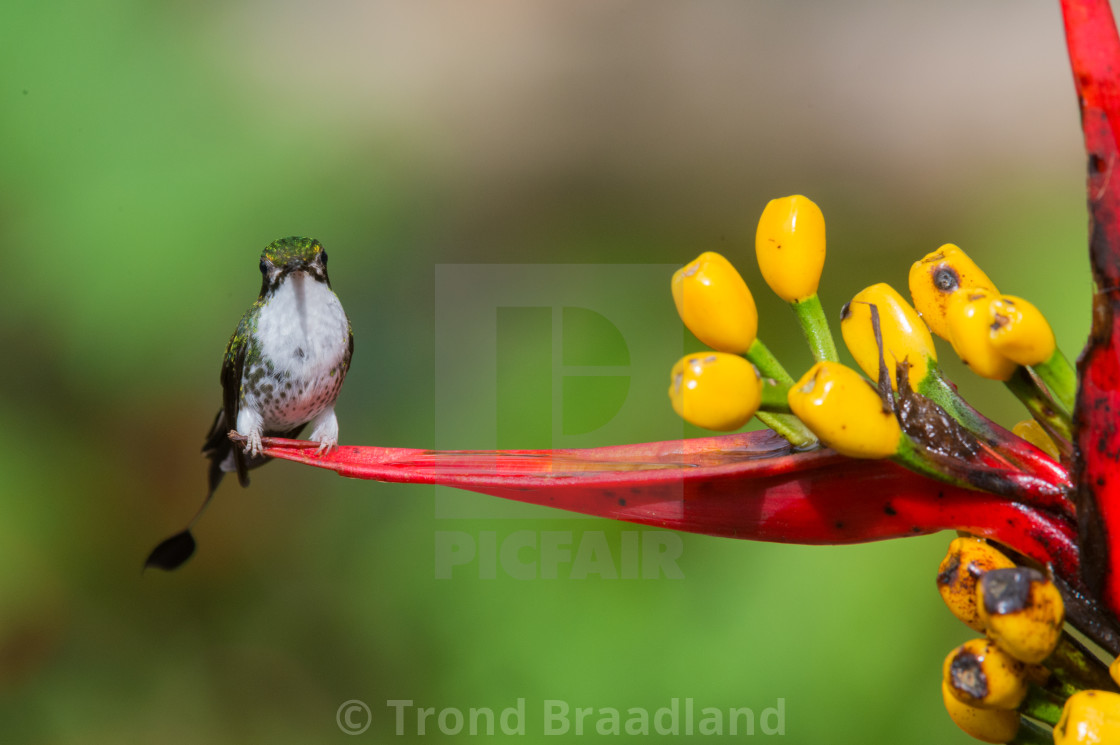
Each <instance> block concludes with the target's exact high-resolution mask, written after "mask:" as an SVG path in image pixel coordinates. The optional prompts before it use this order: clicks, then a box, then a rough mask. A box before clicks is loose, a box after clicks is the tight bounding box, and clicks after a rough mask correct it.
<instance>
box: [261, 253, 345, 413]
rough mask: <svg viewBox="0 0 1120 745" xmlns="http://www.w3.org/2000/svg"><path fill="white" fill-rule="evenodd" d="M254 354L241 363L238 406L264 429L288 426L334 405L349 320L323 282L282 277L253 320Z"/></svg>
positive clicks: (304, 275) (296, 275) (295, 274)
mask: <svg viewBox="0 0 1120 745" xmlns="http://www.w3.org/2000/svg"><path fill="white" fill-rule="evenodd" d="M255 337H256V338H255V342H256V345H257V348H258V350H259V355H254V357H256V359H253V360H252V361H251V362H249V361H247V364H246V366H245V371H244V385H243V387H242V395H243V396H244V398H243V403H242V405H243V406H245V407H248V408H251V409H255V410H256V412H257V413H258V414H259V415H260V417H261V419H262V424H263V429H264V430H265V431H266V432H279V431H284V430H290V429H292V428H294V427H297V426H299V425H301V424H304V423H306V422H309V421H311V420H312V419H314V418H315V417H317V416H318V415H319V414H321V413H323V412H324V411H326V410H327V409H329V408H331V407H333V406H334V402H335V399H337V398H338V392H339V390H340V389H341V387H342V379H343V377H345V375H346V369H347V367H348V366H349V362H350V360H349V357H350V346H349V342H350V324H349V321H348V320H347V318H346V312H345V311H344V310H343V309H342V303H340V302H339V301H338V297H337V296H336V295H335V294H334V292H333V291H332V290H331V288H330V287H328V286H327V284H326V283H325V282H320V281H317V280H315V279H314V278H312V277H311V276H310V275H308V274H307V273H305V272H293V273H292V274H290V275H288V276H287V277H286V278H285V279H284V280H283V281H282V282H281V284H280V286H279V287H277V288H276V289H275V291H273V293H272V295H271V296H270V297H269V298H267V299H266V300H265V302H264V304H263V305H262V307H261V309H260V316H259V318H258V319H257V329H256V334H255Z"/></svg>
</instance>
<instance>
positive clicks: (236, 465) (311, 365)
mask: <svg viewBox="0 0 1120 745" xmlns="http://www.w3.org/2000/svg"><path fill="white" fill-rule="evenodd" d="M260 269H261V293H260V297H258V298H257V301H256V302H255V303H253V304H252V305H251V306H249V310H247V311H246V312H245V315H243V316H242V317H241V321H240V322H239V323H238V324H237V330H236V331H234V332H233V336H232V337H231V338H230V340H229V344H227V345H226V353H225V357H224V358H223V360H222V373H221V381H222V408H221V409H219V410H218V414H217V416H216V417H215V418H214V423H213V425H212V426H211V427H210V434H209V435H208V436H207V438H206V443H205V444H204V445H203V447H202V452H203V454H204V455H205V456H206V457H207V458H209V459H210V474H209V493H208V494H207V495H206V500H205V501H204V502H203V504H202V508H201V509H200V510H199V511H198V514H197V515H195V518H194V519H193V520H191V523H190V525H189V526H188V527H187V528H186V530H183V531H181V532H179V533H176V534H175V535H173V536H171V537H170V538H168V539H167V540H165V541H163V542H162V543H160V544H159V545H158V546H156V547H155V549H154V550H153V551H152V552H151V554H149V555H148V559H147V561H146V562H145V564H144V566H145V567H158V568H160V569H168V570H170V569H175V568H177V567H179V566H180V565H181V564H182V563H183V562H184V561H186V560H187V559H189V558H190V557H191V555H192V554H193V553H194V549H195V540H194V536H193V535H192V534H191V528H192V527H193V526H194V524H195V522H196V521H197V520H198V517H199V516H200V515H201V514H202V511H203V510H204V509H205V508H206V505H207V504H209V502H210V499H211V498H212V497H213V496H214V491H215V490H216V489H217V488H218V484H220V483H221V481H222V477H223V476H224V475H225V474H226V473H230V472H234V471H235V472H236V473H237V477H238V480H239V481H240V482H241V485H242V486H248V484H249V476H248V471H249V470H250V469H252V468H256V467H258V466H261V465H263V464H264V463H266V462H268V460H269V458H267V457H266V456H264V455H261V438H262V437H286V438H294V437H297V436H298V435H299V433H300V432H301V431H303V429H304V427H306V426H307V425H309V424H310V425H311V436H310V439H311V440H312V441H314V442H317V443H319V451H320V452H327V451H329V450H331V449H332V448H333V447H335V446H336V445H337V444H338V419H337V417H336V416H335V412H334V403H335V400H336V399H337V398H338V393H339V390H340V389H341V388H342V380H343V378H345V377H346V371H347V370H348V369H349V367H350V358H351V356H352V355H353V353H354V334H353V332H352V331H351V329H350V321H349V320H348V319H347V318H346V312H345V311H343V309H342V304H341V303H340V302H339V301H338V297H337V296H336V295H335V294H334V291H333V290H332V289H331V283H330V279H329V278H328V276H327V252H326V251H325V250H323V246H322V244H321V243H319V241H317V240H313V239H310V238H295V237H292V238H282V239H280V240H278V241H275V242H274V243H271V244H269V245H268V246H267V247H266V248H265V249H264V252H263V253H261V262H260ZM231 429H235V430H236V431H237V432H238V433H239V434H241V435H242V436H244V438H245V445H244V448H242V447H237V446H235V445H234V443H233V442H232V441H231V440H230V439H229V433H230V430H231Z"/></svg>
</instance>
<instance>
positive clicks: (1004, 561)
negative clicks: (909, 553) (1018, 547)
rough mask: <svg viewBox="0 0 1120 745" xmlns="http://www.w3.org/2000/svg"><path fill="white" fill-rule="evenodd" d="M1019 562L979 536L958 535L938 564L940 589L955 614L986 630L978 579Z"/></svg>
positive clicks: (942, 596) (938, 586)
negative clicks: (963, 536) (980, 609)
mask: <svg viewBox="0 0 1120 745" xmlns="http://www.w3.org/2000/svg"><path fill="white" fill-rule="evenodd" d="M1014 566H1015V562H1013V561H1011V559H1009V558H1007V557H1006V556H1004V555H1003V553H1002V552H1001V551H999V549H997V548H996V547H995V546H993V545H992V544H990V543H988V542H987V541H983V540H980V539H979V538H956V539H954V540H953V542H952V543H950V544H949V552H948V553H946V554H945V558H944V559H942V561H941V566H939V567H938V568H937V590H938V592H940V593H941V599H942V600H944V601H945V605H947V606H949V610H950V611H952V612H953V615H954V616H956V617H957V618H958V619H960V620H961V621H963V622H964V623H965V624H966V625H968V626H969V627H970V628H972V629H974V630H975V631H983V630H984V624H983V622H982V621H981V620H980V611H979V610H978V609H977V607H976V583H977V582H979V580H980V577H982V576H983V575H984V573H985V572H987V571H989V570H991V569H1011V568H1013V567H1014Z"/></svg>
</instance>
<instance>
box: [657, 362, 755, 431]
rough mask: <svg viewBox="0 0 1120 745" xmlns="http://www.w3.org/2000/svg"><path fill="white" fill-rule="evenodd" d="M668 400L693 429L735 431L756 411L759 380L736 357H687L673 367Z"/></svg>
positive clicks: (750, 366) (747, 364)
mask: <svg viewBox="0 0 1120 745" xmlns="http://www.w3.org/2000/svg"><path fill="white" fill-rule="evenodd" d="M669 398H670V400H672V402H673V409H674V410H675V411H676V412H677V414H679V415H680V416H681V418H683V419H684V420H685V421H686V422H689V423H691V424H695V425H696V426H697V427H703V428H705V429H715V430H720V431H727V430H732V429H738V428H739V427H742V426H743V425H744V424H746V423H747V421H748V420H749V419H750V418H751V417H752V416H754V413H755V412H756V411H758V406H759V404H760V403H761V402H762V380H761V379H760V378H759V377H758V371H757V370H755V369H754V365H752V364H751V363H750V362H747V361H746V360H745V359H743V358H742V357H740V356H739V355H736V354H726V353H724V352H701V353H700V354H689V355H685V356H684V357H681V359H680V361H678V362H677V364H675V365H673V372H672V379H671V382H670V384H669Z"/></svg>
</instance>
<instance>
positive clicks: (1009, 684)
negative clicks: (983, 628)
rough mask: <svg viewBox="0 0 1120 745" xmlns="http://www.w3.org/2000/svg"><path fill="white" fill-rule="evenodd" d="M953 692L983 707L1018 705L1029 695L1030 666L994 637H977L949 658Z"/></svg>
mask: <svg viewBox="0 0 1120 745" xmlns="http://www.w3.org/2000/svg"><path fill="white" fill-rule="evenodd" d="M942 677H943V678H944V681H945V683H946V684H948V686H949V692H950V693H952V694H953V695H954V696H956V697H957V699H958V700H960V701H963V702H964V703H966V704H969V705H970V706H979V707H980V708H981V709H1016V708H1018V706H1019V704H1020V703H1022V701H1023V698H1024V697H1025V696H1026V695H1027V677H1026V666H1025V665H1024V664H1023V663H1022V662H1020V661H1019V660H1017V659H1015V658H1014V657H1012V656H1011V655H1009V654H1008V653H1007V652H1004V651H1003V650H1002V649H1000V648H999V647H997V646H996V645H995V642H993V641H992V640H991V639H973V640H971V641H967V642H965V643H964V644H962V645H961V646H959V647H957V648H956V649H954V650H953V651H952V652H950V653H949V656H948V657H946V658H945V664H944V666H943V667H942Z"/></svg>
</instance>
